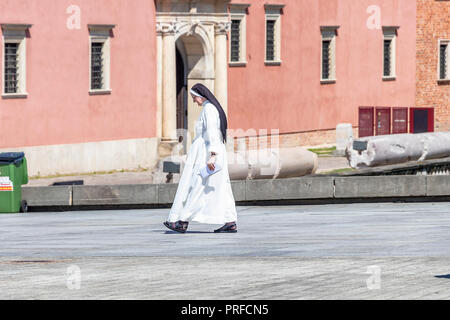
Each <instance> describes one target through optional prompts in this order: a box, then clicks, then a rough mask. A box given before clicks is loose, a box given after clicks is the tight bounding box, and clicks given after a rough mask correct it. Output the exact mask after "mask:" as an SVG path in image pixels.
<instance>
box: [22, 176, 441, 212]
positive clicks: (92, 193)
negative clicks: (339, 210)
mask: <svg viewBox="0 0 450 320" xmlns="http://www.w3.org/2000/svg"><path fill="white" fill-rule="evenodd" d="M177 187H178V184H176V183H170V184H134V185H99V186H91V185H88V186H52V187H22V198H23V199H24V200H27V202H28V206H29V207H32V208H33V207H34V208H39V207H42V208H43V207H46V208H51V207H56V206H57V207H62V208H66V209H67V208H70V207H77V208H81V207H88V206H91V207H92V206H94V207H97V208H102V207H105V208H106V207H114V206H144V207H145V206H152V205H153V206H163V207H164V206H169V205H170V204H172V202H173V199H174V197H175V194H176V191H177ZM231 187H232V190H233V194H234V197H235V200H236V202H240V203H245V202H249V203H254V204H257V203H258V202H261V203H263V202H268V201H269V202H270V201H288V202H289V201H292V200H310V201H315V202H317V203H320V202H321V201H322V202H323V201H325V202H326V201H336V200H342V201H347V202H348V201H352V199H355V202H359V201H364V200H366V201H379V200H381V201H383V199H385V200H386V201H387V200H395V199H409V198H417V199H423V200H424V201H427V200H429V201H434V200H436V199H439V197H441V198H442V197H447V198H448V197H449V196H450V176H412V175H405V176H367V177H359V176H355V177H352V176H350V177H301V178H287V179H258V180H242V181H231Z"/></svg>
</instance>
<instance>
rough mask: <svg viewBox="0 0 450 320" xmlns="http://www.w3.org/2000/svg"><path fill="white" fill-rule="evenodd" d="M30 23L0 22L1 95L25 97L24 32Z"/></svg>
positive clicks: (26, 94)
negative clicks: (1, 38) (0, 57)
mask: <svg viewBox="0 0 450 320" xmlns="http://www.w3.org/2000/svg"><path fill="white" fill-rule="evenodd" d="M30 27H31V24H2V32H3V50H2V51H3V52H2V56H3V58H2V61H3V67H2V97H3V98H26V97H27V96H28V93H27V90H26V84H27V80H26V78H27V71H26V60H27V58H26V52H27V50H26V33H27V30H28V29H29V28H30Z"/></svg>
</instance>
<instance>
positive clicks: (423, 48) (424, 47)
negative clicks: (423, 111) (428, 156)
mask: <svg viewBox="0 0 450 320" xmlns="http://www.w3.org/2000/svg"><path fill="white" fill-rule="evenodd" d="M416 59H417V60H416V64H417V73H416V90H417V94H416V106H417V107H421V108H430V109H432V110H434V129H435V130H436V131H449V130H450V1H442V0H441V1H438V0H417V56H416Z"/></svg>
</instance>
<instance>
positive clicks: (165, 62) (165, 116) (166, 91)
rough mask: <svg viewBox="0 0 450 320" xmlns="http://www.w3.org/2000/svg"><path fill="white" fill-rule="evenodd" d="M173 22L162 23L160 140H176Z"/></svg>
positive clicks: (174, 26) (174, 29) (174, 28)
mask: <svg viewBox="0 0 450 320" xmlns="http://www.w3.org/2000/svg"><path fill="white" fill-rule="evenodd" d="M175 32H176V25H175V24H174V23H165V24H162V34H163V36H162V43H163V57H162V69H163V70H162V86H163V87H162V92H163V96H162V98H163V101H162V102H163V103H162V105H163V112H162V123H163V125H162V140H165V141H175V140H177V135H176V129H177V105H176V103H177V99H176V90H177V89H176V60H175V59H176V56H175Z"/></svg>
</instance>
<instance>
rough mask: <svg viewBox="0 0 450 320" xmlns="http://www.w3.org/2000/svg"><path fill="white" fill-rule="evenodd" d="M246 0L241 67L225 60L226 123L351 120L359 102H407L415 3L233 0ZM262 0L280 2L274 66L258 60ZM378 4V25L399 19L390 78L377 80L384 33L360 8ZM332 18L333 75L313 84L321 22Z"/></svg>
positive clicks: (290, 128) (411, 92)
mask: <svg viewBox="0 0 450 320" xmlns="http://www.w3.org/2000/svg"><path fill="white" fill-rule="evenodd" d="M232 3H251V6H250V7H249V13H248V15H247V61H248V64H247V66H246V67H229V73H228V89H229V94H228V110H229V111H228V114H229V123H230V128H231V129H237V128H242V129H244V130H247V129H250V128H255V129H257V130H258V129H259V128H265V129H279V130H280V133H290V132H302V131H309V130H317V129H319V130H320V129H335V128H336V125H337V124H338V123H342V122H347V123H351V124H352V125H353V126H357V125H358V106H413V105H414V102H415V51H416V35H415V32H416V31H415V30H416V3H415V1H411V0H358V1H355V0H315V1H312V0H271V1H266V0H252V1H246V0H233V1H232ZM264 3H270V4H285V5H286V6H285V8H284V10H283V12H284V13H283V15H282V17H281V19H282V22H281V25H282V26H281V33H282V36H281V39H282V48H281V60H282V64H281V66H265V65H264V54H265V38H264V27H265V11H264ZM371 5H378V6H379V7H380V9H381V26H400V28H399V29H398V38H397V55H396V60H397V64H396V74H397V78H396V80H395V81H382V70H383V69H382V68H383V67H382V66H383V60H382V59H383V33H382V30H381V29H375V30H370V29H369V28H368V27H367V20H368V18H369V17H370V16H371V13H367V8H368V7H369V6H371ZM326 25H338V26H340V28H339V29H338V36H337V38H336V52H337V56H336V79H337V81H336V83H335V84H320V63H321V61H320V57H321V32H320V26H326Z"/></svg>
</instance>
